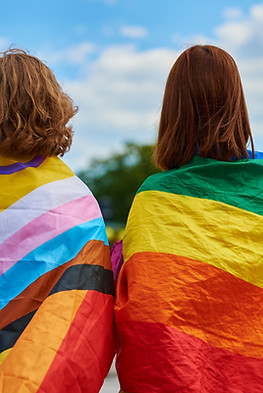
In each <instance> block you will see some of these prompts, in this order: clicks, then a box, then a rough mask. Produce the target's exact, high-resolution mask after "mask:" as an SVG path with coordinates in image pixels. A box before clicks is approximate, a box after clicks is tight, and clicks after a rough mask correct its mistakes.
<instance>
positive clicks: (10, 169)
mask: <svg viewBox="0 0 263 393" xmlns="http://www.w3.org/2000/svg"><path fill="white" fill-rule="evenodd" d="M44 160H45V157H42V156H36V157H34V158H33V159H32V160H31V161H28V162H16V163H14V164H11V165H2V166H1V165H0V175H11V174H12V173H15V172H19V171H22V170H23V169H25V168H37V167H38V166H39V165H40V164H42V162H43V161H44Z"/></svg>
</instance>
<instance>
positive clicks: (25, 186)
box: [0, 157, 74, 211]
mask: <svg viewBox="0 0 263 393" xmlns="http://www.w3.org/2000/svg"><path fill="white" fill-rule="evenodd" d="M73 175H74V173H73V172H72V171H71V169H69V168H68V167H67V165H66V164H65V163H64V162H63V161H61V160H60V159H59V158H58V157H50V158H47V159H46V160H45V161H44V162H43V164H41V165H40V166H39V168H37V169H35V168H26V169H23V170H22V171H20V172H17V173H14V174H10V175H2V176H1V180H0V182H1V187H0V200H1V207H0V211H2V210H4V209H6V208H8V207H9V206H10V205H12V204H13V203H15V202H16V201H17V200H18V199H20V198H22V197H24V196H25V195H27V194H28V193H29V192H31V191H33V190H34V189H35V188H37V187H40V186H42V185H44V184H47V183H50V182H52V181H56V180H61V179H66V178H68V177H71V176H73ZM29 179H30V180H29Z"/></svg>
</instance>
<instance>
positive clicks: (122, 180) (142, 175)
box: [78, 143, 158, 224]
mask: <svg viewBox="0 0 263 393" xmlns="http://www.w3.org/2000/svg"><path fill="white" fill-rule="evenodd" d="M152 154H153V146H152V145H136V144H134V143H126V145H125V149H124V151H123V153H118V154H113V155H112V156H111V157H109V158H108V159H105V160H94V161H93V162H92V163H91V165H90V166H89V168H87V170H84V171H82V172H80V173H79V174H78V176H79V177H80V178H81V179H82V180H83V181H84V182H85V183H86V184H87V185H88V187H89V188H90V189H91V191H92V192H93V194H94V195H95V197H96V198H97V200H98V202H99V204H100V206H101V209H102V213H103V216H104V218H105V221H106V222H113V223H119V224H124V223H125V222H126V219H127V215H128V211H129V208H130V205H131V202H132V200H133V198H134V195H135V193H136V191H137V190H138V188H139V186H140V185H141V184H142V182H143V181H144V180H145V179H146V177H148V176H149V175H152V174H153V173H156V172H158V169H157V168H156V167H155V165H154V163H153V160H152Z"/></svg>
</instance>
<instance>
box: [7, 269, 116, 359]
mask: <svg viewBox="0 0 263 393" xmlns="http://www.w3.org/2000/svg"><path fill="white" fill-rule="evenodd" d="M74 289H80V290H94V291H97V292H101V293H105V294H107V295H114V284H113V273H112V271H111V270H108V269H104V267H103V266H99V265H74V266H70V267H69V268H68V269H67V270H66V271H65V272H64V273H63V274H62V276H61V277H60V279H59V280H58V281H57V283H56V284H55V286H54V287H53V288H52V290H51V291H50V293H49V295H48V296H51V295H53V294H54V293H58V292H63V291H70V290H74ZM36 311H37V310H34V311H32V312H30V313H28V314H26V315H24V316H23V317H21V318H18V319H16V320H15V321H14V322H11V323H10V324H9V325H7V326H5V327H4V328H3V329H2V330H0V353H1V352H3V351H5V350H6V349H8V348H11V347H13V346H14V345H15V343H16V341H17V340H18V338H19V336H20V334H21V333H22V332H23V330H24V329H25V328H26V326H27V324H28V323H29V322H30V320H31V319H32V317H33V315H34V314H35V312H36Z"/></svg>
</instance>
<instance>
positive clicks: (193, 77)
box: [155, 45, 254, 170]
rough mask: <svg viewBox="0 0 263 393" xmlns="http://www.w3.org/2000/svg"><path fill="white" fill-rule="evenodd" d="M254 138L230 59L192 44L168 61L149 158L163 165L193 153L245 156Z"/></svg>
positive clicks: (219, 157)
mask: <svg viewBox="0 0 263 393" xmlns="http://www.w3.org/2000/svg"><path fill="white" fill-rule="evenodd" d="M249 140H250V143H251V147H252V152H253V154H254V143H253V138H252V134H251V130H250V125H249V119H248V113H247V108H246V103H245V98H244V93H243V88H242V84H241V80H240V76H239V72H238V68H237V66H236V63H235V61H234V60H233V58H232V57H231V56H230V55H229V54H228V53H227V52H225V51H224V50H222V49H220V48H218V47H215V46H211V45H204V46H203V45H195V46H192V47H190V48H189V49H187V50H186V51H184V52H183V53H182V54H181V55H180V56H179V58H178V59H177V60H176V62H175V63H174V65H173V67H172V69H171V71H170V74H169V76H168V79H167V83H166V88H165V92H164V98H163V105H162V111H161V118H160V123H159V133H158V139H157V144H156V147H155V162H156V164H157V166H159V167H160V168H162V169H164V170H166V169H172V168H176V167H179V166H181V165H183V164H185V163H187V162H189V161H190V160H191V159H192V157H193V156H194V155H195V154H198V155H199V156H201V157H209V158H214V159H217V160H222V161H229V160H231V159H232V157H236V158H237V159H239V158H245V157H248V152H247V143H248V141H249Z"/></svg>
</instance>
